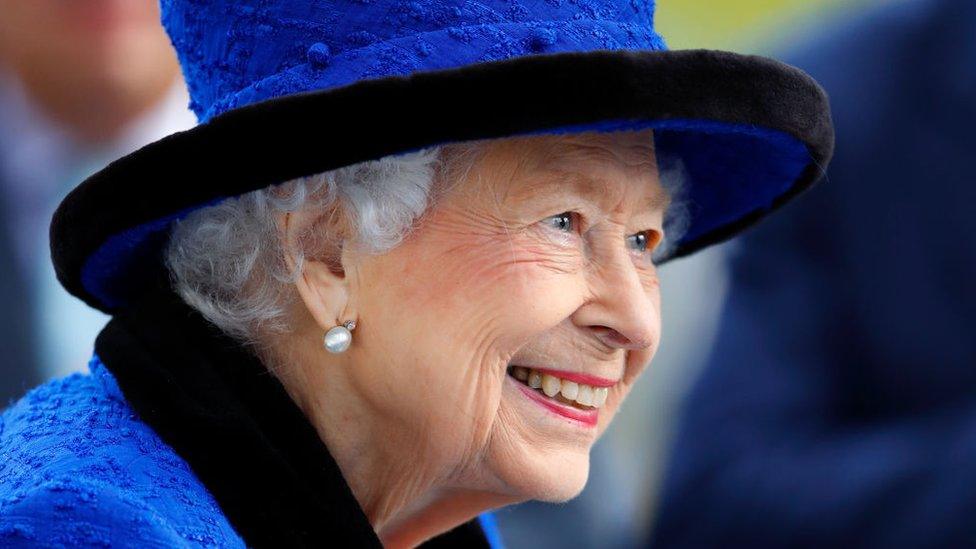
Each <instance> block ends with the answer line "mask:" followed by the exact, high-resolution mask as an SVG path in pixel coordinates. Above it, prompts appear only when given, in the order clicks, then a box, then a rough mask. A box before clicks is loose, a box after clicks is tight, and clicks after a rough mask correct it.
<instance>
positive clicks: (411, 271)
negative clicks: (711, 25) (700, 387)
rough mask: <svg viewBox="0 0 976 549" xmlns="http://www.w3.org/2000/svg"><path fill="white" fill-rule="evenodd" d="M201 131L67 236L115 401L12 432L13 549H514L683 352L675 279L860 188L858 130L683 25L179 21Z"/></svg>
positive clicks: (117, 188)
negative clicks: (835, 155)
mask: <svg viewBox="0 0 976 549" xmlns="http://www.w3.org/2000/svg"><path fill="white" fill-rule="evenodd" d="M162 8H163V23H164V25H165V26H166V28H167V31H168V32H169V33H170V36H171V38H172V40H173V44H174V45H175V47H176V50H177V52H178V54H179V56H180V60H181V63H182V65H183V69H184V73H185V75H186V77H187V82H188V86H189V89H190V92H191V95H192V98H193V100H192V104H191V106H192V108H193V109H194V110H195V111H196V112H197V114H198V116H199V117H200V120H201V122H202V123H201V125H199V126H198V127H197V128H195V129H193V130H190V131H188V132H184V133H181V134H176V135H173V136H170V137H168V138H166V139H163V140H162V141H159V142H157V143H154V144H152V145H150V146H148V147H146V148H144V149H142V150H140V151H137V152H135V153H133V154H131V155H129V156H127V157H125V158H123V159H121V160H119V161H117V162H115V163H113V164H111V165H109V166H108V167H106V168H105V169H104V170H102V171H101V172H99V173H98V174H96V175H94V176H93V177H92V178H90V179H89V180H88V181H86V182H85V183H84V184H82V185H81V186H80V187H79V188H78V189H76V190H75V191H74V192H73V193H72V194H71V195H70V196H69V197H68V198H67V199H66V200H65V201H64V203H63V204H62V205H61V208H60V209H59V211H58V214H57V215H56V216H55V220H54V224H53V226H52V251H53V258H54V262H55V265H56V267H57V270H58V273H59V277H60V279H61V281H62V282H63V284H64V285H65V287H66V288H67V289H68V290H69V291H71V292H72V293H73V294H75V295H76V296H78V297H80V298H81V299H83V300H85V301H86V302H87V303H89V304H90V305H92V306H94V307H97V308H99V309H102V310H105V311H108V312H111V313H112V314H113V320H112V321H111V322H110V323H109V325H108V326H107V327H106V328H105V330H104V331H103V332H102V333H101V334H100V336H99V337H98V340H97V341H96V342H95V354H94V356H93V358H92V360H91V363H90V365H89V366H90V370H91V373H90V374H89V375H75V376H72V377H69V378H66V379H61V380H55V381H52V382H49V383H48V384H46V385H43V386H41V387H39V388H37V389H35V390H33V391H32V392H30V393H29V394H28V395H27V396H26V397H25V398H24V399H22V400H21V401H20V402H18V403H16V404H14V405H12V406H11V407H10V408H9V409H8V410H7V411H6V412H5V414H4V415H3V416H2V422H0V458H2V459H0V544H3V545H5V546H7V545H18V544H23V545H120V546H123V545H124V546H130V545H135V546H196V545H208V546H212V545H217V546H222V547H223V546H228V547H242V546H245V545H249V546H276V547H281V546H329V545H338V546H379V545H380V544H382V545H385V546H388V547H411V546H416V545H419V544H421V543H424V542H427V541H430V542H432V543H436V544H455V545H460V544H465V545H468V546H478V545H487V544H491V545H495V546H497V545H498V544H499V543H500V541H499V538H498V534H497V532H495V530H494V528H493V527H492V523H491V515H490V514H486V511H488V510H490V509H495V508H498V507H502V506H505V505H508V504H511V503H514V502H518V501H524V500H527V499H542V500H547V501H564V500H566V499H569V498H572V497H573V496H574V495H575V494H577V493H578V492H579V491H580V490H581V489H582V487H583V485H584V483H585V481H586V478H587V473H588V465H589V458H588V456H589V451H590V448H591V447H592V445H593V443H594V441H595V440H596V439H597V438H598V437H599V435H600V433H601V432H603V430H604V429H605V428H606V427H607V425H608V423H609V422H610V421H611V420H612V418H613V415H614V413H615V411H616V410H617V409H618V408H619V406H620V405H621V402H622V400H623V399H624V397H625V396H626V394H627V392H628V390H629V388H630V387H631V385H632V384H633V382H634V380H635V379H636V377H637V376H638V375H639V374H640V372H641V371H642V370H643V369H644V368H645V367H646V365H647V364H648V363H649V362H650V360H651V358H652V357H653V355H654V352H655V350H656V348H657V346H658V343H659V341H660V333H661V326H660V314H659V311H660V307H659V301H660V294H659V287H658V278H657V275H656V268H657V267H656V265H657V264H659V263H660V262H663V261H665V260H667V259H669V258H672V257H677V256H680V255H683V254H687V253H690V252H693V251H695V250H697V249H700V248H701V247H703V246H706V245H708V244H711V243H714V242H717V241H719V240H722V239H724V238H727V237H729V236H731V235H733V234H734V233H736V232H737V231H738V230H740V229H741V228H743V227H745V226H746V225H748V224H750V223H752V222H754V221H756V220H757V219H759V218H760V217H762V216H763V215H765V214H766V213H768V212H769V211H771V210H772V209H774V208H775V207H778V206H779V205H781V204H782V203H783V202H785V201H786V200H787V199H788V198H790V197H792V196H794V195H796V194H797V193H798V192H800V191H801V190H803V189H805V188H806V187H808V186H809V185H811V184H812V183H813V182H814V181H816V179H817V178H818V176H819V174H820V173H821V171H822V169H823V167H824V165H825V163H826V162H827V160H828V159H829V156H830V153H831V148H832V138H833V134H832V128H831V124H830V117H829V113H828V109H827V106H826V99H825V97H824V95H823V93H822V92H821V90H820V89H819V87H817V85H816V84H815V83H814V82H812V81H811V80H810V79H809V78H808V77H806V76H805V75H803V74H802V73H800V72H799V71H796V70H795V69H792V68H790V67H787V66H784V65H782V64H779V63H777V62H775V61H771V60H768V59H762V58H754V57H744V56H738V55H735V54H730V53H722V52H704V51H688V52H669V51H667V50H666V49H665V47H664V44H663V42H662V41H661V39H660V38H659V37H658V36H657V35H656V34H654V32H653V28H652V21H653V3H652V2H631V1H628V0H619V1H611V0H607V1H605V2H602V3H594V2H551V1H542V0H539V1H531V2H524V3H522V4H511V3H509V2H507V1H503V0H497V1H494V0H485V1H482V2H460V1H458V2H451V1H442V2H419V1H418V2H410V3H400V2H394V1H393V0H372V1H371V2H363V3H355V5H353V4H352V3H349V4H348V5H347V3H344V2H335V1H327V0H320V1H305V2H297V1H295V2H290V1H279V2H241V1H239V0H233V1H232V0H216V1H211V2H206V3H202V4H201V3H196V2H190V1H189V0H164V1H163V3H162Z"/></svg>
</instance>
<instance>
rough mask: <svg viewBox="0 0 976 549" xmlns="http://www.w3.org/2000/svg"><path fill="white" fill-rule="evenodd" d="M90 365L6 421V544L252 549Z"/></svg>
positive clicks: (2, 540) (106, 376) (0, 493)
mask: <svg viewBox="0 0 976 549" xmlns="http://www.w3.org/2000/svg"><path fill="white" fill-rule="evenodd" d="M89 368H90V369H91V375H82V374H73V375H71V376H69V377H67V378H64V379H58V380H54V381H50V382H48V383H45V384H44V385H41V386H40V387H37V388H35V389H33V390H32V391H30V393H28V394H27V395H26V396H25V397H24V398H23V399H21V400H20V401H19V402H17V403H16V404H14V405H13V406H12V407H10V408H9V409H7V410H6V411H5V412H4V413H3V415H0V547H36V546H52V545H53V546H69V547H76V546H105V547H124V546H132V545H134V544H135V545H139V546H143V547H153V546H158V547H184V546H202V547H244V541H243V540H242V539H241V538H240V536H238V535H237V534H236V533H235V531H234V528H233V527H232V526H231V525H230V523H229V522H228V520H227V518H226V517H225V516H224V514H223V513H222V512H221V510H220V507H219V506H218V505H217V502H216V501H215V500H214V498H213V497H212V496H211V495H210V493H209V492H208V491H207V489H206V487H204V485H203V484H202V483H201V482H200V480H199V479H198V478H197V477H196V475H194V474H193V471H191V470H190V468H189V466H188V465H187V463H186V462H185V461H184V460H183V459H182V458H181V457H180V456H179V455H177V454H176V453H175V452H174V451H173V449H172V448H170V447H169V446H168V445H167V444H166V443H165V442H163V441H162V440H161V439H160V438H159V436H158V435H157V434H156V433H155V432H154V431H153V430H152V429H151V428H150V427H149V426H148V425H146V424H145V423H143V422H142V421H140V420H139V418H138V417H137V415H136V413H135V411H134V410H133V409H132V408H131V407H130V406H129V404H128V403H127V402H126V400H125V398H124V397H123V396H122V392H121V390H120V389H119V386H118V384H117V383H116V381H115V378H114V377H113V376H112V374H111V373H110V372H109V371H108V370H107V369H106V368H105V366H104V365H102V364H101V362H100V361H98V360H97V359H95V360H92V362H91V363H90V364H89ZM136 542H138V543H136Z"/></svg>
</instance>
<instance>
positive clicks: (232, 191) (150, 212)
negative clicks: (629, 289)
mask: <svg viewBox="0 0 976 549" xmlns="http://www.w3.org/2000/svg"><path fill="white" fill-rule="evenodd" d="M161 5H162V20H163V25H164V26H165V27H166V30H167V32H168V33H169V35H170V38H171V39H172V42H173V45H174V47H175V48H176V52H177V54H178V56H179V59H180V63H181V65H182V67H183V73H184V76H185V77H186V81H187V85H188V87H189V90H190V97H191V103H190V107H191V108H192V109H193V111H194V112H196V114H197V116H198V118H199V119H200V122H201V124H200V125H198V126H197V127H195V128H193V129H191V130H188V131H185V132H181V133H177V134H174V135H170V136H168V137H165V138H163V139H161V140H160V141H157V142H155V143H152V144H150V145H147V146H146V147H143V148H142V149H140V150H138V151H136V152H134V153H132V154H130V155H128V156H125V157H123V158H121V159H119V160H117V161H115V162H113V163H112V164H110V165H109V166H107V167H106V168H104V169H103V170H102V171H100V172H98V173H96V174H95V175H93V176H92V177H90V178H89V179H88V180H86V181H85V182H84V183H82V184H81V185H79V186H78V187H77V188H76V189H75V190H74V191H73V192H72V193H71V194H70V195H69V196H68V197H67V198H66V199H65V200H64V202H63V203H62V204H61V206H60V207H59V209H58V211H57V213H56V214H55V218H54V222H53V224H52V228H51V247H52V255H53V259H54V263H55V269H56V271H57V274H58V278H59V279H60V280H61V282H62V284H64V286H65V287H66V288H67V289H68V290H69V291H70V292H72V293H73V294H75V295H76V296H78V297H80V298H82V299H83V300H85V301H86V302H87V303H89V304H90V305H92V306H94V307H96V308H99V309H102V310H105V311H113V310H117V309H119V308H122V307H125V306H126V304H128V303H131V302H132V301H133V300H134V299H135V298H136V297H138V296H139V295H140V294H141V293H144V292H145V291H146V290H147V289H148V288H151V287H153V286H154V285H156V284H158V283H160V281H161V280H165V276H163V274H164V273H165V270H164V267H163V265H162V261H161V253H162V249H163V247H164V246H165V243H166V239H167V238H168V236H169V230H170V226H171V224H172V223H173V221H174V220H176V219H179V218H180V217H182V216H184V215H186V214H187V213H188V212H190V211H193V210H195V209H197V208H201V207H204V206H207V205H212V204H214V203H216V202H218V201H220V200H222V199H225V198H228V197H231V196H236V195H240V194H243V193H246V192H249V191H253V190H257V189H261V188H264V187H267V186H270V185H274V184H277V183H282V182H284V181H287V180H290V179H293V178H296V177H300V176H306V175H311V174H315V173H319V172H322V171H326V170H331V169H335V168H339V167H342V166H346V165H350V164H354V163H357V162H363V161H367V160H373V159H377V158H380V157H383V156H387V155H390V154H397V153H404V152H409V151H413V150H417V149H420V148H424V147H428V146H432V145H438V144H444V143H451V142H459V141H468V140H475V139H486V138H501V137H508V136H515V135H529V134H543V133H564V132H584V131H619V130H636V129H645V128H651V129H653V130H655V132H654V133H655V142H656V146H657V149H658V151H659V153H660V154H661V156H662V157H674V158H680V159H681V161H682V164H683V167H684V170H685V172H686V173H685V176H686V189H685V200H686V201H687V204H688V207H689V214H690V225H689V227H688V229H687V231H686V232H685V233H684V236H683V237H682V239H681V240H680V241H679V242H677V243H676V244H675V245H674V247H673V248H672V249H671V252H670V254H669V256H668V257H666V258H664V259H665V260H666V259H670V258H671V257H677V256H681V255H686V254H688V253H691V252H693V251H695V250H698V249H700V248H702V247H704V246H707V245H709V244H712V243H715V242H718V241H721V240H724V239H726V238H728V237H730V236H732V235H733V234H735V233H737V232H738V231H740V230H741V229H743V228H744V227H746V226H748V225H750V224H752V223H754V222H755V221H757V220H758V219H760V218H761V217H763V216H764V215H766V214H767V213H769V212H770V211H772V210H774V209H775V208H777V207H779V206H780V205H782V204H783V203H784V202H786V201H787V200H789V199H790V198H792V197H793V196H795V195H797V194H798V193H799V192H800V191H802V190H804V189H806V188H807V187H809V186H810V185H811V184H813V183H814V182H815V181H817V180H818V179H819V177H820V175H821V174H822V173H823V170H824V168H825V166H826V164H827V162H828V161H829V159H830V156H831V154H832V151H833V137H834V135H833V125H832V123H831V120H830V112H829V107H828V103H827V98H826V95H825V94H824V92H823V90H822V89H821V88H820V87H819V86H818V85H817V84H816V82H814V81H813V80H812V79H811V78H810V77H808V76H807V75H806V74H804V73H802V72H801V71H799V70H798V69H795V68H793V67H790V66H788V65H784V64H782V63H779V62H777V61H774V60H771V59H767V58H762V57H754V56H745V55H738V54H734V53H729V52H720V51H707V50H684V51H668V49H667V47H666V46H665V43H664V41H663V40H662V39H661V37H660V36H658V34H657V33H656V32H655V31H654V1H653V0H301V1H298V0H206V1H200V0H162V3H161Z"/></svg>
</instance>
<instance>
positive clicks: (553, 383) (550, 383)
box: [542, 374, 562, 397]
mask: <svg viewBox="0 0 976 549" xmlns="http://www.w3.org/2000/svg"><path fill="white" fill-rule="evenodd" d="M561 387H562V383H561V382H560V381H559V378H558V377H554V376H551V375H549V374H546V375H544V376H542V392H543V393H545V394H546V396H547V397H554V396H556V395H558V394H559V389H560V388H561Z"/></svg>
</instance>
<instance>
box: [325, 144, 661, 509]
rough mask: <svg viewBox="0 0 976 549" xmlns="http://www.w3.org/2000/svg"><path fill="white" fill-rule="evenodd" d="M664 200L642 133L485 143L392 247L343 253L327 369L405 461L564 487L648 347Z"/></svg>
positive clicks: (529, 485) (519, 490) (449, 477)
mask: <svg viewBox="0 0 976 549" xmlns="http://www.w3.org/2000/svg"><path fill="white" fill-rule="evenodd" d="M666 206H667V198H666V195H665V193H664V191H663V190H662V188H661V186H660V184H659V181H658V174H657V169H656V162H655V157H654V150H653V138H652V134H651V132H650V131H649V130H647V131H641V132H617V133H609V134H607V133H604V134H595V133H593V134H575V135H564V136H541V137H530V138H515V139H505V140H496V141H491V142H489V144H488V145H487V148H486V149H485V150H484V153H483V155H481V156H480V157H479V159H478V160H477V161H476V162H475V163H474V165H473V167H472V168H471V170H470V171H468V172H467V174H465V176H464V177H463V179H461V180H460V181H458V182H457V183H456V184H454V186H453V187H452V188H451V189H450V190H449V191H447V192H446V194H445V195H444V196H442V197H441V198H440V199H439V200H438V201H437V202H436V204H435V205H434V206H433V207H432V208H431V210H430V211H429V212H428V214H427V215H426V216H425V217H424V218H423V219H422V220H421V222H420V224H419V226H418V228H417V229H416V230H415V231H413V232H412V233H411V234H410V235H409V236H408V237H407V239H406V240H405V241H404V242H403V243H402V244H401V245H399V246H397V247H396V248H394V249H393V250H392V251H390V252H389V253H386V254H384V255H379V256H376V255H368V254H363V255H362V256H359V257H357V258H356V260H355V263H356V265H357V266H356V268H355V269H354V271H353V272H354V273H355V274H354V275H352V276H351V277H350V279H349V284H350V303H351V304H352V305H353V307H354V309H355V311H356V318H357V319H358V327H357V328H356V331H355V332H354V343H353V345H352V347H351V348H350V349H349V351H347V353H346V356H345V357H344V359H343V360H345V361H346V362H347V364H348V367H349V370H348V375H349V376H350V378H351V380H352V381H351V384H350V386H351V387H352V389H351V390H353V391H356V392H358V393H360V394H359V395H358V396H359V397H361V398H362V400H363V402H365V403H367V404H366V405H367V406H369V407H370V408H371V409H370V413H371V414H376V417H380V418H382V420H383V421H384V422H385V423H386V424H387V425H388V428H389V435H388V436H389V441H390V444H392V445H396V446H397V447H399V448H401V449H409V451H408V452H407V453H406V455H410V456H412V458H411V459H415V460H416V463H409V464H405V466H406V467H408V468H411V467H412V468H421V469H423V470H424V471H426V472H427V473H428V474H429V475H430V476H432V477H436V478H437V479H439V480H441V481H443V482H445V483H447V484H448V485H450V486H453V487H457V488H461V489H476V490H487V491H489V492H492V493H497V494H504V495H506V496H513V497H516V498H519V499H525V498H531V499H543V500H549V501H560V500H566V499H569V498H571V497H573V496H575V495H576V494H577V493H579V491H580V490H582V488H583V486H584V484H585V482H586V478H587V474H588V470H589V453H590V448H591V446H592V445H593V443H594V441H595V440H596V439H597V437H598V436H599V434H600V433H601V432H602V431H603V430H604V429H605V428H606V426H607V424H608V423H609V422H610V421H611V419H612V418H613V416H614V413H615V412H616V411H617V409H618V407H619V406H620V403H621V401H622V400H623V398H624V396H626V394H627V392H628V391H629V390H630V387H631V386H632V384H633V382H634V380H635V379H636V378H637V375H638V374H639V373H640V372H641V370H642V369H643V368H644V367H645V366H646V365H647V363H648V362H649V361H650V360H651V358H652V356H653V355H654V352H655V350H656V348H657V344H658V340H659V335H660V295H659V288H658V277H657V273H656V271H655V267H654V265H653V264H652V262H651V251H652V249H653V248H654V246H655V245H656V244H657V243H658V242H659V241H660V239H661V238H662V221H663V213H664V209H665V207H666ZM349 272H350V271H348V270H347V273H349ZM543 373H547V374H549V375H547V376H545V377H541V378H540V377H539V376H540V375H541V374H543ZM539 382H541V383H542V385H543V386H542V387H541V388H533V387H530V385H529V384H531V385H538V384H539ZM556 391H558V393H557V392H556ZM550 395H554V396H550ZM567 397H568V398H567ZM604 399H605V402H604ZM573 401H577V402H576V403H575V404H571V402H573ZM594 404H597V405H599V406H598V407H597V406H594Z"/></svg>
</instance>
